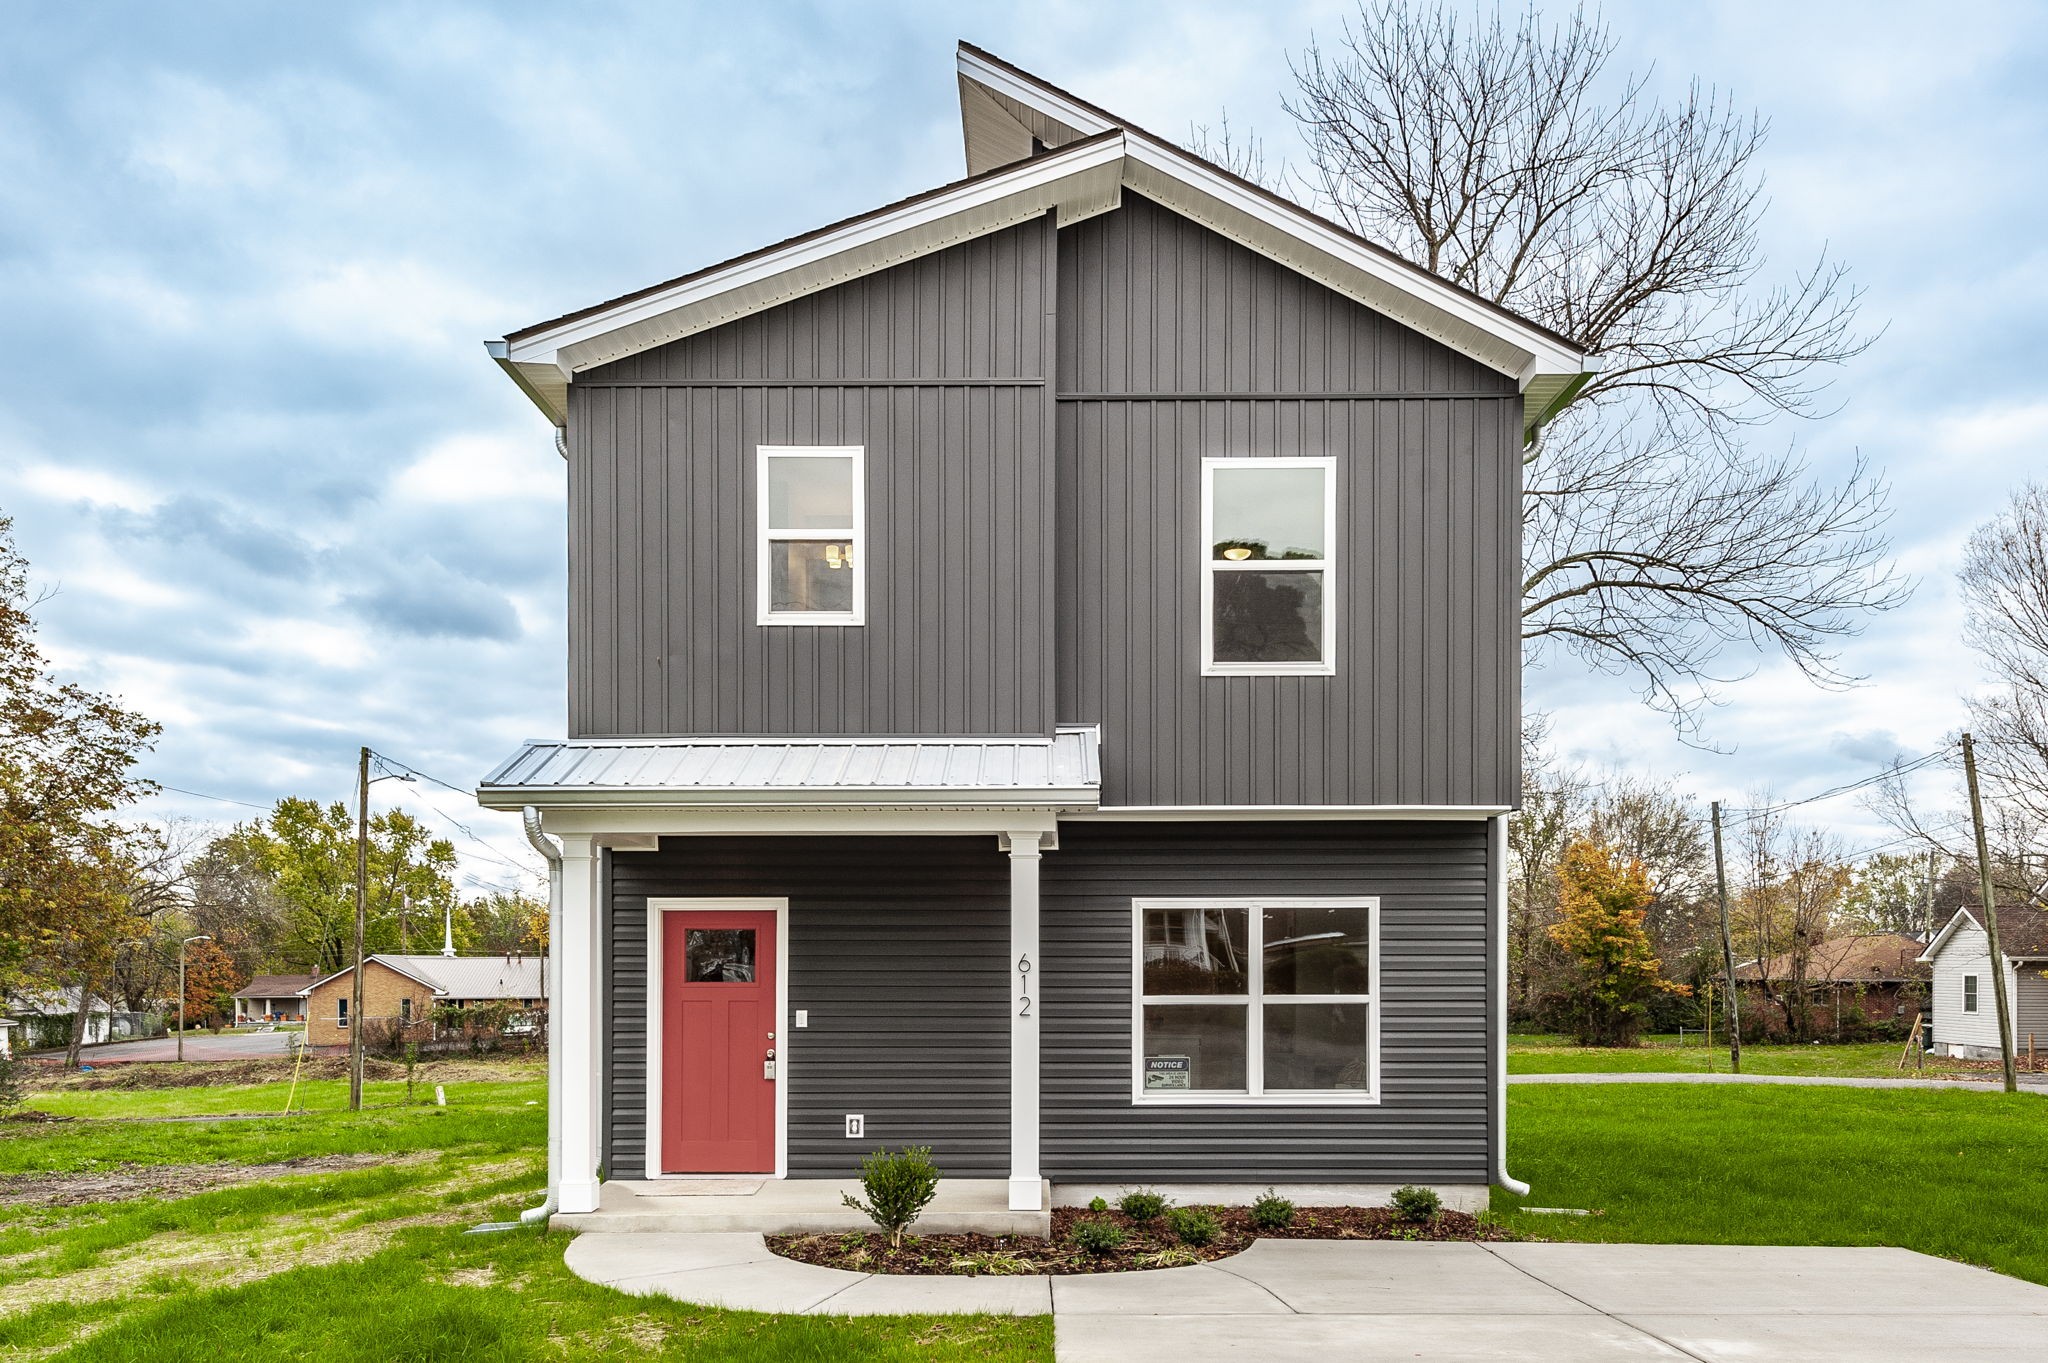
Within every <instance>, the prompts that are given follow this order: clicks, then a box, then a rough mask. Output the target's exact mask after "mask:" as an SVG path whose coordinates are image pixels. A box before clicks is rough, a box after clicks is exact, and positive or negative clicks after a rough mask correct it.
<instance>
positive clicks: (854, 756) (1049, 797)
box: [477, 725, 1102, 809]
mask: <svg viewBox="0 0 2048 1363" xmlns="http://www.w3.org/2000/svg"><path fill="white" fill-rule="evenodd" d="M1100 745H1101V733H1100V730H1098V729H1096V728H1095V727H1094V726H1093V725H1090V726H1087V727H1073V728H1062V729H1059V730H1057V731H1056V732H1055V733H1054V734H1053V736H1052V737H1051V738H1017V737H1004V736H982V735H962V736H959V737H946V738H847V737H841V736H838V735H818V736H808V735H806V736H800V737H791V736H777V737H774V738H755V737H744V738H636V739H570V740H556V741H536V742H529V743H527V744H525V745H523V746H522V747H521V748H520V750H519V751H518V752H517V753H515V754H513V756H512V757H511V758H510V759H508V760H507V761H505V762H504V763H502V764H501V765H499V766H498V767H497V768H496V769H495V770H494V771H492V772H491V773H490V774H489V775H488V776H486V777H484V779H483V781H482V782H481V784H480V785H479V786H478V788H477V799H478V801H479V802H480V803H482V804H483V805H485V806H486V807H488V808H492V809H517V808H520V807H521V806H523V805H562V804H620V805H696V806H706V807H719V806H723V807H733V808H746V807H761V806H816V805H835V806H848V807H859V806H893V805H920V806H966V807H980V808H987V807H991V806H1008V805H1025V806H1042V805H1059V806H1076V807H1081V808H1092V807H1093V806H1094V805H1095V803H1096V800H1097V797H1098V796H1099V794H1100V791H1101V786H1102V769H1101V761H1100V754H1099V749H1100Z"/></svg>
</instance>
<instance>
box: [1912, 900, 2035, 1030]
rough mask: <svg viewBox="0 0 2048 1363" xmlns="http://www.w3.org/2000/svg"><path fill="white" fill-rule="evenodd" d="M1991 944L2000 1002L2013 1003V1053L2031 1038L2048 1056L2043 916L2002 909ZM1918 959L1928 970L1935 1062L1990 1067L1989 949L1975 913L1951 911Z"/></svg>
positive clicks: (1993, 1014)
mask: <svg viewBox="0 0 2048 1363" xmlns="http://www.w3.org/2000/svg"><path fill="white" fill-rule="evenodd" d="M1998 938H1999V947H2000V953H1999V954H2000V956H2001V957H2002V958H2003V960H2002V961H2001V968H2002V969H2003V970H2004V971H2005V987H2006V995H2007V997H2008V998H2009V999H2011V1001H2012V1031H2013V1042H2014V1045H2015V1047H2016V1049H2017V1050H2018V1051H2019V1052H2020V1053H2021V1054H2022V1055H2024V1054H2025V1053H2026V1050H2027V1045H2028V1038H2029V1037H2032V1038H2033V1039H2034V1043H2035V1045H2036V1046H2037V1047H2038V1048H2039V1049H2041V1050H2043V1051H2048V973H2044V972H2048V911H2043V910H2041V909H2039V908H2036V907H2034V906H2032V905H2019V904H2012V905H2006V906H2004V907H2001V908H2000V909H1999V910H1998ZM1920 959H1921V960H1923V961H1926V962H1928V963H1929V964H1930V965H1932V966H1933V967H1934V1051H1935V1054H1937V1055H1952V1056H1960V1057H1963V1058H1965V1059H1970V1060H1989V1059H1996V1058H1997V1057H1998V1054H1999V1047H1998V1005H1997V1003H1996V1001H1995V998H1994V995H1993V993H1992V984H1991V944H1990V941H1989V939H1988V938H1987V937H1986V935H1985V932H1984V925H1983V923H1982V922H1980V921H1979V917H1978V914H1977V911H1976V910H1974V909H1968V908H1963V909H1957V910H1956V913H1955V917H1953V918H1951V919H1949V920H1948V925H1947V926H1946V927H1944V928H1942V930H1941V931H1940V932H1939V933H1937V934H1936V935H1935V938H1934V940H1933V941H1932V942H1929V943H1928V944H1927V950H1926V951H1924V952H1922V953H1921V954H1920Z"/></svg>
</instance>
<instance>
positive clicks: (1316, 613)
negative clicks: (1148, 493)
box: [1202, 458, 1337, 676]
mask: <svg viewBox="0 0 2048 1363" xmlns="http://www.w3.org/2000/svg"><path fill="white" fill-rule="evenodd" d="M1336 484H1337V461H1336V460H1334V459H1297V458H1271V459H1205V460H1203V461H1202V550H1203V555H1204V558H1205V560H1206V561H1205V563H1204V565H1203V571H1202V671H1203V673H1204V674H1205V675H1208V676H1234V675H1253V676H1288V675H1294V676H1302V675H1306V676H1329V675H1331V674H1332V673H1334V672H1335V671H1336V670H1337V665H1336V643H1337V630H1336V611H1337V607H1336V585H1337V583H1336V554H1337V546H1336V538H1337V519H1336V515H1337V513H1336V503H1337V498H1336V491H1337V486H1336Z"/></svg>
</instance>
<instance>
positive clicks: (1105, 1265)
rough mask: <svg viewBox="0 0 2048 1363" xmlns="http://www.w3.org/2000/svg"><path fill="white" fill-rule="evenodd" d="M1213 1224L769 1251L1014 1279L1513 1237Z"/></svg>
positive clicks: (866, 1267)
mask: <svg viewBox="0 0 2048 1363" xmlns="http://www.w3.org/2000/svg"><path fill="white" fill-rule="evenodd" d="M1202 1210H1206V1211H1207V1212H1208V1213H1209V1215H1210V1217H1211V1218H1213V1220H1214V1222H1215V1238H1214V1239H1212V1240H1210V1241H1209V1242H1208V1243H1207V1244H1203V1245H1195V1244H1189V1243H1187V1241H1186V1240H1184V1239H1183V1238H1182V1237H1181V1236H1180V1235H1179V1234H1177V1233H1176V1232H1175V1230H1174V1229H1173V1228H1172V1227H1171V1226H1170V1225H1169V1224H1168V1222H1167V1220H1166V1219H1165V1218H1163V1217H1152V1218H1150V1219H1148V1220H1144V1221H1139V1220H1137V1219H1135V1218H1133V1217H1130V1216H1126V1215H1125V1214H1124V1213H1122V1212H1120V1211H1107V1212H1092V1211H1087V1210H1084V1209H1081V1208H1076V1207H1058V1208H1055V1209H1054V1210H1053V1214H1052V1238H1051V1239H1049V1240H1040V1239H1037V1238H1035V1237H1030V1236H1021V1235H926V1236H919V1235H915V1234H908V1235H905V1236H904V1237H903V1244H902V1246H901V1247H900V1248H897V1249H891V1248H890V1247H889V1237H888V1236H886V1235H882V1234H879V1233H865V1234H863V1233H853V1234H847V1235H771V1236H769V1237H768V1248H770V1249H771V1250H773V1251H775V1253H777V1254H780V1255H782V1256H783V1257H784V1258H787V1259H796V1260H799V1261H801V1262H803V1263H807V1264H817V1265H819V1266H821V1267H824V1268H845V1269H852V1270H854V1271H855V1272H859V1273H942V1274H965V1275H967V1276H969V1277H979V1276H982V1275H990V1276H999V1275H1007V1274H1015V1273H1052V1274H1070V1273H1126V1272H1130V1271H1131V1270H1133V1269H1151V1268H1184V1267H1186V1266H1188V1265H1190V1264H1199V1263H1203V1262H1206V1261H1208V1260H1211V1259H1224V1258H1228V1257H1229V1256H1231V1255H1233V1254H1238V1253H1242V1252H1243V1251H1244V1250H1246V1249H1248V1248H1250V1246H1251V1243H1252V1241H1254V1240H1257V1239H1260V1238H1262V1237H1263V1238H1267V1239H1285V1240H1519V1239H1523V1238H1525V1237H1522V1236H1519V1235H1517V1234H1515V1233H1514V1232H1513V1231H1510V1230H1508V1229H1507V1228H1506V1227H1505V1226H1501V1225H1499V1224H1497V1223H1495V1222H1493V1221H1490V1220H1481V1219H1480V1218H1478V1217H1474V1216H1469V1215H1467V1214H1466V1213H1464V1212H1441V1213H1439V1214H1437V1215H1436V1216H1434V1217H1432V1218H1430V1219H1429V1220H1426V1221H1407V1220H1403V1219H1402V1218H1401V1217H1400V1216H1399V1215H1398V1214H1396V1213H1395V1212H1393V1211H1392V1210H1390V1209H1388V1208H1385V1207H1299V1208H1296V1209H1295V1213H1294V1220H1293V1222H1292V1223H1291V1224H1289V1225H1287V1226H1282V1227H1278V1228H1270V1229H1268V1228H1261V1227H1259V1226H1256V1225H1254V1224H1253V1223H1252V1214H1251V1210H1250V1209H1249V1208H1246V1207H1209V1208H1204V1209H1202ZM1091 1226H1108V1227H1110V1228H1112V1230H1113V1231H1114V1232H1121V1233H1122V1238H1121V1240H1117V1239H1116V1236H1115V1235H1114V1234H1110V1235H1108V1236H1107V1237H1105V1238H1106V1239H1107V1240H1113V1241H1115V1243H1113V1244H1107V1245H1106V1246H1104V1247H1103V1248H1101V1249H1100V1250H1099V1251H1098V1252H1093V1253H1091V1252H1090V1251H1089V1250H1087V1249H1085V1248H1083V1246H1082V1245H1081V1244H1080V1243H1079V1240H1078V1239H1077V1232H1078V1233H1079V1235H1081V1236H1086V1235H1089V1234H1094V1235H1097V1236H1101V1235H1102V1232H1100V1231H1092V1232H1091V1231H1089V1230H1087V1229H1085V1228H1087V1227H1091Z"/></svg>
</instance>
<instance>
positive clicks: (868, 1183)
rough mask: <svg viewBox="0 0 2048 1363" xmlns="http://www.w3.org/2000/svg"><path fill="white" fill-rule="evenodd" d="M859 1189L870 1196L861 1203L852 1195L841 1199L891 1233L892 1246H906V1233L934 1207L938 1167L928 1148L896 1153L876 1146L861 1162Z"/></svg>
mask: <svg viewBox="0 0 2048 1363" xmlns="http://www.w3.org/2000/svg"><path fill="white" fill-rule="evenodd" d="M860 1186H861V1190H862V1191H863V1192H865V1193H866V1194H867V1195H868V1200H867V1201H865V1202H862V1201H861V1200H860V1199H858V1198H856V1197H855V1196H854V1195H853V1194H852V1193H846V1194H843V1195H842V1196H841V1198H840V1200H841V1201H842V1202H844V1203H845V1204H846V1205H847V1206H849V1207H851V1208H853V1209H854V1210H855V1211H857V1212H864V1213H866V1215H867V1218H868V1220H870V1221H872V1222H874V1223H875V1224H876V1225H877V1226H880V1227H881V1228H882V1229H883V1230H885V1231H887V1232H888V1233H889V1247H890V1248H891V1249H900V1248H902V1246H903V1231H904V1228H905V1227H907V1226H909V1225H910V1223H911V1222H913V1221H915V1220H917V1218H918V1217H919V1216H920V1215H921V1214H922V1213H923V1212H924V1209H925V1208H926V1207H928V1206H930V1205H931V1201H932V1199H933V1198H934V1197H936V1196H938V1192H939V1167H938V1166H937V1165H936V1164H933V1163H932V1151H931V1147H930V1146H928V1145H907V1146H905V1147H904V1148H903V1149H902V1150H901V1151H900V1152H898V1153H897V1154H894V1155H892V1154H890V1153H889V1151H888V1150H887V1148H885V1147H877V1148H876V1149H874V1150H871V1151H869V1152H868V1156H867V1158H866V1159H864V1160H862V1161H861V1162H860Z"/></svg>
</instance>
